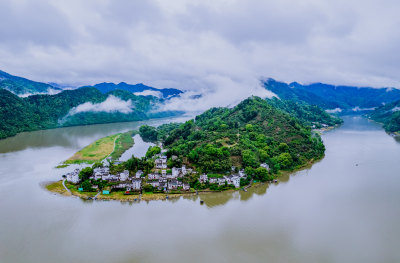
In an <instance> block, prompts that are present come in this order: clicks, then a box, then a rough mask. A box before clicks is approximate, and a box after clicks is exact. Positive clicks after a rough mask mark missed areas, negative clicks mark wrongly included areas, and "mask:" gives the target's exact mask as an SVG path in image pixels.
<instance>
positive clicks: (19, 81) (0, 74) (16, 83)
mask: <svg viewBox="0 0 400 263" xmlns="http://www.w3.org/2000/svg"><path fill="white" fill-rule="evenodd" d="M0 89H6V90H9V91H11V92H13V93H15V94H18V95H22V94H32V93H46V92H48V91H49V89H53V90H59V89H58V88H56V87H53V86H51V85H49V84H46V83H41V82H36V81H32V80H29V79H25V78H21V77H17V76H13V75H11V74H8V73H6V72H4V71H1V70H0Z"/></svg>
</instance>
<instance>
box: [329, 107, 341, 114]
mask: <svg viewBox="0 0 400 263" xmlns="http://www.w3.org/2000/svg"><path fill="white" fill-rule="evenodd" d="M325 111H326V112H327V113H339V112H342V111H343V110H342V109H341V108H335V109H330V110H325Z"/></svg>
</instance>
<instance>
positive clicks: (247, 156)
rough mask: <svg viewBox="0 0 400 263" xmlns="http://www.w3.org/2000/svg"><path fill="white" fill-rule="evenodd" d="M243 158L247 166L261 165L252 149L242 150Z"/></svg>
mask: <svg viewBox="0 0 400 263" xmlns="http://www.w3.org/2000/svg"><path fill="white" fill-rule="evenodd" d="M242 159H243V164H244V166H245V167H247V166H250V167H253V168H256V167H258V166H260V163H259V162H258V161H257V156H256V155H255V153H254V152H253V151H251V150H244V151H242Z"/></svg>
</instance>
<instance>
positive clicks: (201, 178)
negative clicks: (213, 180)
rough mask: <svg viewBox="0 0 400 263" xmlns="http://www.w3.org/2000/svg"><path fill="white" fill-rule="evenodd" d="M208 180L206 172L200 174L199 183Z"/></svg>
mask: <svg viewBox="0 0 400 263" xmlns="http://www.w3.org/2000/svg"><path fill="white" fill-rule="evenodd" d="M207 180H208V176H207V175H206V174H202V175H200V178H199V181H200V183H205V182H207Z"/></svg>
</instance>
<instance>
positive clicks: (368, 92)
mask: <svg viewBox="0 0 400 263" xmlns="http://www.w3.org/2000/svg"><path fill="white" fill-rule="evenodd" d="M264 87H265V88H266V89H268V90H270V91H272V92H274V93H275V94H276V95H278V96H279V98H281V99H285V100H293V101H303V102H306V103H309V104H311V105H318V106H320V107H321V108H323V109H331V110H332V109H337V108H339V109H341V110H343V111H345V112H346V111H347V112H348V111H360V110H372V109H373V108H375V107H379V106H381V105H382V104H384V103H390V102H393V101H396V100H398V99H400V90H398V89H394V88H380V89H376V88H370V87H352V86H334V85H328V84H323V83H314V84H310V85H302V84H299V83H297V82H293V83H290V84H287V83H284V82H279V81H276V80H274V79H268V80H266V81H265V82H264Z"/></svg>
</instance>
